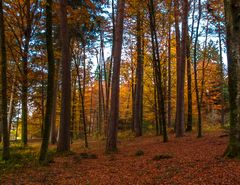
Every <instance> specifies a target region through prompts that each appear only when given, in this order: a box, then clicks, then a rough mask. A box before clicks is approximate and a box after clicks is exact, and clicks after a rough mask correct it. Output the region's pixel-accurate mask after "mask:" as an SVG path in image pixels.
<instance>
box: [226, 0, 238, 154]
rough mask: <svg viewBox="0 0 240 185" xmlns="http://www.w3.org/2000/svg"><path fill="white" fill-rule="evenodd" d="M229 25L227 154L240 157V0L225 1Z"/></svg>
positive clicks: (227, 23)
mask: <svg viewBox="0 0 240 185" xmlns="http://www.w3.org/2000/svg"><path fill="white" fill-rule="evenodd" d="M224 8H225V16H226V27H227V57H228V79H229V80H228V84H229V96H230V99H229V103H230V140H229V144H228V148H227V150H226V153H225V155H226V156H228V157H240V140H239V136H240V88H239V87H240V77H239V72H240V35H239V33H240V19H239V14H240V2H239V0H225V1H224Z"/></svg>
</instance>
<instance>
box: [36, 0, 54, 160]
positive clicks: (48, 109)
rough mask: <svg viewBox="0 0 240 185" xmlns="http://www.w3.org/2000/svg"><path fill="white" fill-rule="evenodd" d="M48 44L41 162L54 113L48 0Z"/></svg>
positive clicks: (52, 53)
mask: <svg viewBox="0 0 240 185" xmlns="http://www.w3.org/2000/svg"><path fill="white" fill-rule="evenodd" d="M46 44H47V58H48V82H47V103H46V114H45V120H44V127H43V128H44V129H43V139H42V145H41V150H40V156H39V161H45V160H46V158H47V151H48V141H49V136H50V129H51V118H52V112H53V96H54V73H55V63H54V52H53V41H52V0H47V4H46Z"/></svg>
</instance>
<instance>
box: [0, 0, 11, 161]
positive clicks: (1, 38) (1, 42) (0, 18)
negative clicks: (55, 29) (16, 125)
mask: <svg viewBox="0 0 240 185" xmlns="http://www.w3.org/2000/svg"><path fill="white" fill-rule="evenodd" d="M0 47H1V63H0V67H1V83H0V84H1V100H0V101H1V107H0V114H1V115H0V118H1V122H0V124H1V125H2V128H3V152H2V159H3V160H8V159H9V157H10V153H9V134H8V122H7V54H6V46H5V30H4V15H3V2H2V0H0Z"/></svg>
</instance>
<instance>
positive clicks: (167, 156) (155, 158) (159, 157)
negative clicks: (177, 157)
mask: <svg viewBox="0 0 240 185" xmlns="http://www.w3.org/2000/svg"><path fill="white" fill-rule="evenodd" d="M171 158H173V156H172V155H170V154H159V155H155V156H154V157H153V159H152V160H154V161H160V160H162V159H171Z"/></svg>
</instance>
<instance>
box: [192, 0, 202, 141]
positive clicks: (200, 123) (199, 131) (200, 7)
mask: <svg viewBox="0 0 240 185" xmlns="http://www.w3.org/2000/svg"><path fill="white" fill-rule="evenodd" d="M198 6H199V7H198V9H199V14H198V21H197V28H196V37H195V42H194V51H193V52H194V53H193V64H194V82H195V91H196V101H197V111H198V124H197V125H198V126H197V127H198V137H202V113H201V102H200V97H199V89H198V78H197V43H198V32H199V26H200V20H201V16H202V5H201V0H199V3H198Z"/></svg>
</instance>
